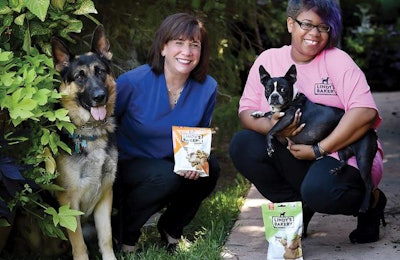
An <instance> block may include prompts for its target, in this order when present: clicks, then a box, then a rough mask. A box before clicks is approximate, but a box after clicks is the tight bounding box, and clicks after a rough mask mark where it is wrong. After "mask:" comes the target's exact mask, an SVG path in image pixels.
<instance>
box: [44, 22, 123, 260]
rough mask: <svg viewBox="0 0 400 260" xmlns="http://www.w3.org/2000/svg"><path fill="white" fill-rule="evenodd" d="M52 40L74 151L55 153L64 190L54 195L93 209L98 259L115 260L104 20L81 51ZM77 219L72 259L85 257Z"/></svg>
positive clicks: (110, 80)
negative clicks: (86, 48) (87, 47)
mask: <svg viewBox="0 0 400 260" xmlns="http://www.w3.org/2000/svg"><path fill="white" fill-rule="evenodd" d="M51 44H52V54H53V60H54V65H55V68H56V70H57V71H58V72H60V75H61V78H62V79H61V86H60V92H61V94H62V98H61V106H62V107H64V108H66V109H67V110H68V115H69V117H70V119H71V121H72V123H73V124H74V125H75V126H76V129H75V132H74V134H72V135H70V134H65V137H66V139H65V140H66V143H67V144H69V145H70V146H71V148H72V154H67V153H61V154H60V155H59V156H57V158H56V162H57V171H58V173H59V176H58V177H57V179H56V183H57V184H58V185H60V186H61V187H63V188H64V190H63V191H60V192H56V194H55V196H56V197H57V199H58V202H59V203H60V204H61V205H66V204H70V207H71V208H72V209H75V210H80V211H82V212H84V215H83V217H82V218H83V219H86V218H87V217H88V216H90V215H92V213H93V216H94V222H95V225H96V231H97V237H98V243H99V248H100V251H101V254H102V258H103V259H116V258H115V255H114V251H113V247H112V232H111V210H112V186H113V182H114V179H115V174H116V169H117V156H118V154H117V148H116V145H115V142H114V139H115V138H114V134H113V133H114V130H115V123H114V118H113V117H112V115H113V112H114V104H115V99H116V90H115V80H114V77H113V76H112V72H111V64H110V63H111V56H112V54H111V52H110V51H109V47H110V45H109V42H108V40H107V38H106V36H105V32H104V27H103V26H102V25H99V26H98V27H97V28H96V29H95V31H94V33H93V38H92V47H91V50H90V51H89V52H87V53H84V54H82V55H78V56H74V55H72V54H71V53H70V51H69V50H68V48H67V47H66V45H64V43H63V42H62V41H61V40H59V39H57V38H52V41H51ZM83 219H82V220H83ZM77 223H78V226H77V229H76V231H75V232H73V231H70V230H67V232H68V237H69V240H70V243H71V246H72V255H73V258H74V259H79V260H81V259H89V257H88V253H87V247H86V244H85V242H84V238H83V234H82V226H81V217H80V216H78V217H77Z"/></svg>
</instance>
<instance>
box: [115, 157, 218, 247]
mask: <svg viewBox="0 0 400 260" xmlns="http://www.w3.org/2000/svg"><path fill="white" fill-rule="evenodd" d="M209 165H210V176H209V177H200V178H199V179H198V180H188V179H185V178H183V177H181V176H179V175H178V174H176V173H175V172H174V171H173V168H174V162H173V160H169V159H143V158H138V159H133V160H129V161H120V162H119V164H118V173H117V178H116V181H115V183H114V205H113V207H114V208H117V212H118V213H117V214H116V215H114V216H113V218H112V224H113V226H112V228H113V235H114V237H115V238H117V239H118V241H122V243H123V244H126V245H135V244H136V242H137V241H138V240H139V237H140V235H141V231H140V229H141V228H142V227H143V225H144V224H145V223H146V222H147V220H148V219H149V218H150V217H151V216H152V215H153V214H154V213H156V212H158V211H159V210H161V209H162V208H164V207H166V210H165V211H164V213H163V214H162V216H161V217H160V220H159V221H162V223H163V228H164V230H165V231H166V232H167V233H168V234H170V235H171V236H173V237H175V238H179V237H180V236H181V235H182V232H183V228H184V227H185V226H186V225H187V224H189V222H190V221H191V220H192V219H193V218H194V216H195V214H196V212H197V210H198V209H199V207H200V204H201V202H202V201H203V200H204V199H205V198H206V197H207V196H208V195H210V193H211V192H212V191H213V190H214V188H215V186H216V183H217V179H218V176H219V172H220V167H219V164H218V161H217V160H216V158H215V157H214V156H213V155H212V154H211V156H210V159H209Z"/></svg>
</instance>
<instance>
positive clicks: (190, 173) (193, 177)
mask: <svg viewBox="0 0 400 260" xmlns="http://www.w3.org/2000/svg"><path fill="white" fill-rule="evenodd" d="M180 175H181V176H182V177H183V178H185V179H189V180H197V179H198V178H199V177H200V174H199V173H198V172H195V171H187V172H183V173H181V174H180Z"/></svg>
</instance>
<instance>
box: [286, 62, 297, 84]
mask: <svg viewBox="0 0 400 260" xmlns="http://www.w3.org/2000/svg"><path fill="white" fill-rule="evenodd" d="M285 79H286V80H288V81H289V82H290V83H291V84H294V83H295V82H296V80H297V70H296V65H294V64H293V65H292V66H290V68H289V70H288V71H287V72H286V75H285Z"/></svg>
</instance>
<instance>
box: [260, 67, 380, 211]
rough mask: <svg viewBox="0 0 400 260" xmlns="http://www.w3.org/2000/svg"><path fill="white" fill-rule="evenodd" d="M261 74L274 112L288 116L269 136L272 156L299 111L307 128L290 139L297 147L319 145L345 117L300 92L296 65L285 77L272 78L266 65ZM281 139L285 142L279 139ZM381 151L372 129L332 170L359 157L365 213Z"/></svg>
mask: <svg viewBox="0 0 400 260" xmlns="http://www.w3.org/2000/svg"><path fill="white" fill-rule="evenodd" d="M259 73H260V80H261V83H262V84H263V85H264V88H265V97H266V98H267V100H268V103H269V104H270V106H271V111H272V113H275V112H284V113H285V114H284V116H282V117H281V118H280V119H279V121H278V122H277V123H276V124H275V125H274V126H273V127H272V128H271V130H270V131H269V132H268V134H267V136H266V142H267V151H268V155H269V156H271V155H272V153H273V152H274V149H273V145H272V139H273V138H274V137H276V138H277V136H276V134H277V133H279V132H280V131H282V130H283V129H285V128H286V127H287V126H289V125H290V124H291V123H292V122H293V120H294V117H295V112H296V110H297V109H298V108H300V110H301V113H302V115H301V118H300V124H303V123H305V127H304V128H303V129H302V130H301V131H300V132H299V133H298V134H297V135H295V136H293V137H290V140H291V141H292V142H294V143H297V144H307V145H314V144H316V143H318V142H319V141H321V140H322V139H324V138H325V137H327V136H328V135H329V134H330V133H331V132H332V131H333V129H334V128H335V127H336V126H337V124H338V123H339V121H340V119H341V118H342V116H343V115H344V111H343V110H342V109H339V108H335V107H330V106H325V105H321V104H316V103H313V102H311V101H310V100H309V99H308V98H307V97H306V96H305V95H304V94H302V93H300V92H298V91H297V89H296V87H295V86H294V83H295V82H296V77H297V72H296V66H295V65H292V66H291V67H290V68H289V70H288V71H287V73H286V75H285V76H283V77H271V76H270V74H269V73H268V72H267V71H266V70H265V68H264V67H263V66H262V65H261V66H260V67H259ZM253 116H255V117H257V116H270V114H269V113H267V114H264V113H261V114H259V113H256V114H255V115H253ZM278 140H279V141H281V142H283V140H281V139H279V138H278ZM377 149H378V145H377V135H376V132H375V130H373V129H371V130H369V131H368V132H367V133H366V134H365V135H364V136H363V137H362V138H360V139H359V140H358V141H356V142H354V143H352V144H351V145H349V146H348V147H345V148H343V149H341V150H339V151H338V154H339V158H340V166H339V167H338V168H335V169H332V170H331V173H332V174H339V173H340V171H341V169H342V168H343V167H344V166H345V165H346V162H347V160H348V159H349V158H350V157H351V156H353V155H354V156H356V160H357V165H358V167H359V170H360V174H361V177H362V179H363V180H364V183H365V191H366V193H365V198H364V201H363V203H362V205H361V208H360V212H365V211H366V210H367V209H368V207H369V202H370V196H371V192H372V189H373V186H372V180H371V168H372V162H373V160H374V157H375V154H376V152H377Z"/></svg>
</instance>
